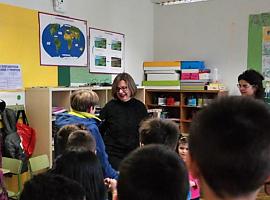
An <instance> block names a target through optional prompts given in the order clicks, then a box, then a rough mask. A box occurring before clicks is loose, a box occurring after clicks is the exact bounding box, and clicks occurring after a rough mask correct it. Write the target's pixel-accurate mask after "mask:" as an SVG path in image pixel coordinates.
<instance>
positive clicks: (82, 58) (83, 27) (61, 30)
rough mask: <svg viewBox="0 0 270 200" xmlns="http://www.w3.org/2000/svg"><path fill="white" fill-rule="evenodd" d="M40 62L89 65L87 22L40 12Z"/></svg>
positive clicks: (62, 64) (43, 63)
mask: <svg viewBox="0 0 270 200" xmlns="http://www.w3.org/2000/svg"><path fill="white" fill-rule="evenodd" d="M39 32H40V34H39V37H40V38H39V43H40V64H41V65H58V66H85V67H86V66H87V63H88V60H87V56H88V52H87V22H86V21H85V20H79V19H74V18H69V17H65V16H59V15H52V14H47V13H42V12H39Z"/></svg>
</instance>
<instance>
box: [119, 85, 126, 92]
mask: <svg viewBox="0 0 270 200" xmlns="http://www.w3.org/2000/svg"><path fill="white" fill-rule="evenodd" d="M120 90H122V91H123V92H126V91H128V87H127V86H123V87H117V88H116V91H117V92H119V91H120Z"/></svg>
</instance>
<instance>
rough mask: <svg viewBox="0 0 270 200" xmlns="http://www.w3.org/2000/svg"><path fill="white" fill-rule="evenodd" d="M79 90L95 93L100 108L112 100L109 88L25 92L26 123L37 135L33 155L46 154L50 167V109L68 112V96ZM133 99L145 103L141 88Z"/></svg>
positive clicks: (51, 155)
mask: <svg viewBox="0 0 270 200" xmlns="http://www.w3.org/2000/svg"><path fill="white" fill-rule="evenodd" d="M80 89H90V90H93V91H95V92H96V93H97V94H98V96H99V99H100V107H103V106H104V105H105V104H106V103H107V102H108V101H109V100H111V99H112V97H111V87H57V88H56V87H44V88H42V87H37V88H27V89H26V90H25V109H26V113H27V117H28V121H29V124H30V125H31V127H33V128H34V129H35V130H36V133H37V141H36V147H35V151H34V155H40V154H47V155H48V156H49V161H50V164H51V165H52V161H53V138H52V128H53V127H52V122H53V117H52V107H54V106H58V107H64V108H65V109H66V110H70V95H71V94H72V92H73V91H76V90H80ZM135 98H137V99H139V100H140V101H142V102H143V103H144V102H145V91H144V88H143V87H138V91H137V94H136V96H135Z"/></svg>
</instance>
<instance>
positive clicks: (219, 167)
mask: <svg viewBox="0 0 270 200" xmlns="http://www.w3.org/2000/svg"><path fill="white" fill-rule="evenodd" d="M189 147H190V158H191V159H190V161H191V162H190V170H191V172H192V173H193V175H195V176H197V177H199V178H200V179H201V183H202V186H203V187H202V188H203V189H205V190H206V189H207V190H208V191H210V192H211V194H214V195H215V196H218V197H224V198H226V197H244V198H245V197H247V196H249V195H252V194H253V195H256V192H257V191H258V190H259V188H260V187H261V186H262V185H263V184H264V182H265V181H266V180H267V179H268V178H269V176H270V111H269V107H268V105H266V104H265V103H264V102H262V101H259V100H255V99H254V98H245V97H235V96H234V97H233V96H230V97H223V98H220V99H217V100H216V101H214V102H213V103H211V104H209V105H208V106H207V107H205V108H204V109H203V110H201V111H199V112H198V113H197V115H196V116H195V118H194V120H193V121H192V124H191V128H190V136H189ZM249 197H250V196H249Z"/></svg>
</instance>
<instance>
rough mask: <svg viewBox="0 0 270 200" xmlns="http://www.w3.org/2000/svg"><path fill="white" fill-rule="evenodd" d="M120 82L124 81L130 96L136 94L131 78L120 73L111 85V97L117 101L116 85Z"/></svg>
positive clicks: (135, 87) (126, 74)
mask: <svg viewBox="0 0 270 200" xmlns="http://www.w3.org/2000/svg"><path fill="white" fill-rule="evenodd" d="M120 81H125V82H126V84H127V87H128V89H129V90H130V96H131V97H134V96H135V95H136V93H137V86H136V84H135V82H134V80H133V78H132V77H131V76H130V75H129V74H128V73H120V74H118V75H117V76H116V77H115V79H114V80H113V84H112V96H113V97H114V98H115V99H117V98H118V97H117V92H118V89H117V87H118V83H119V82H120Z"/></svg>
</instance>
